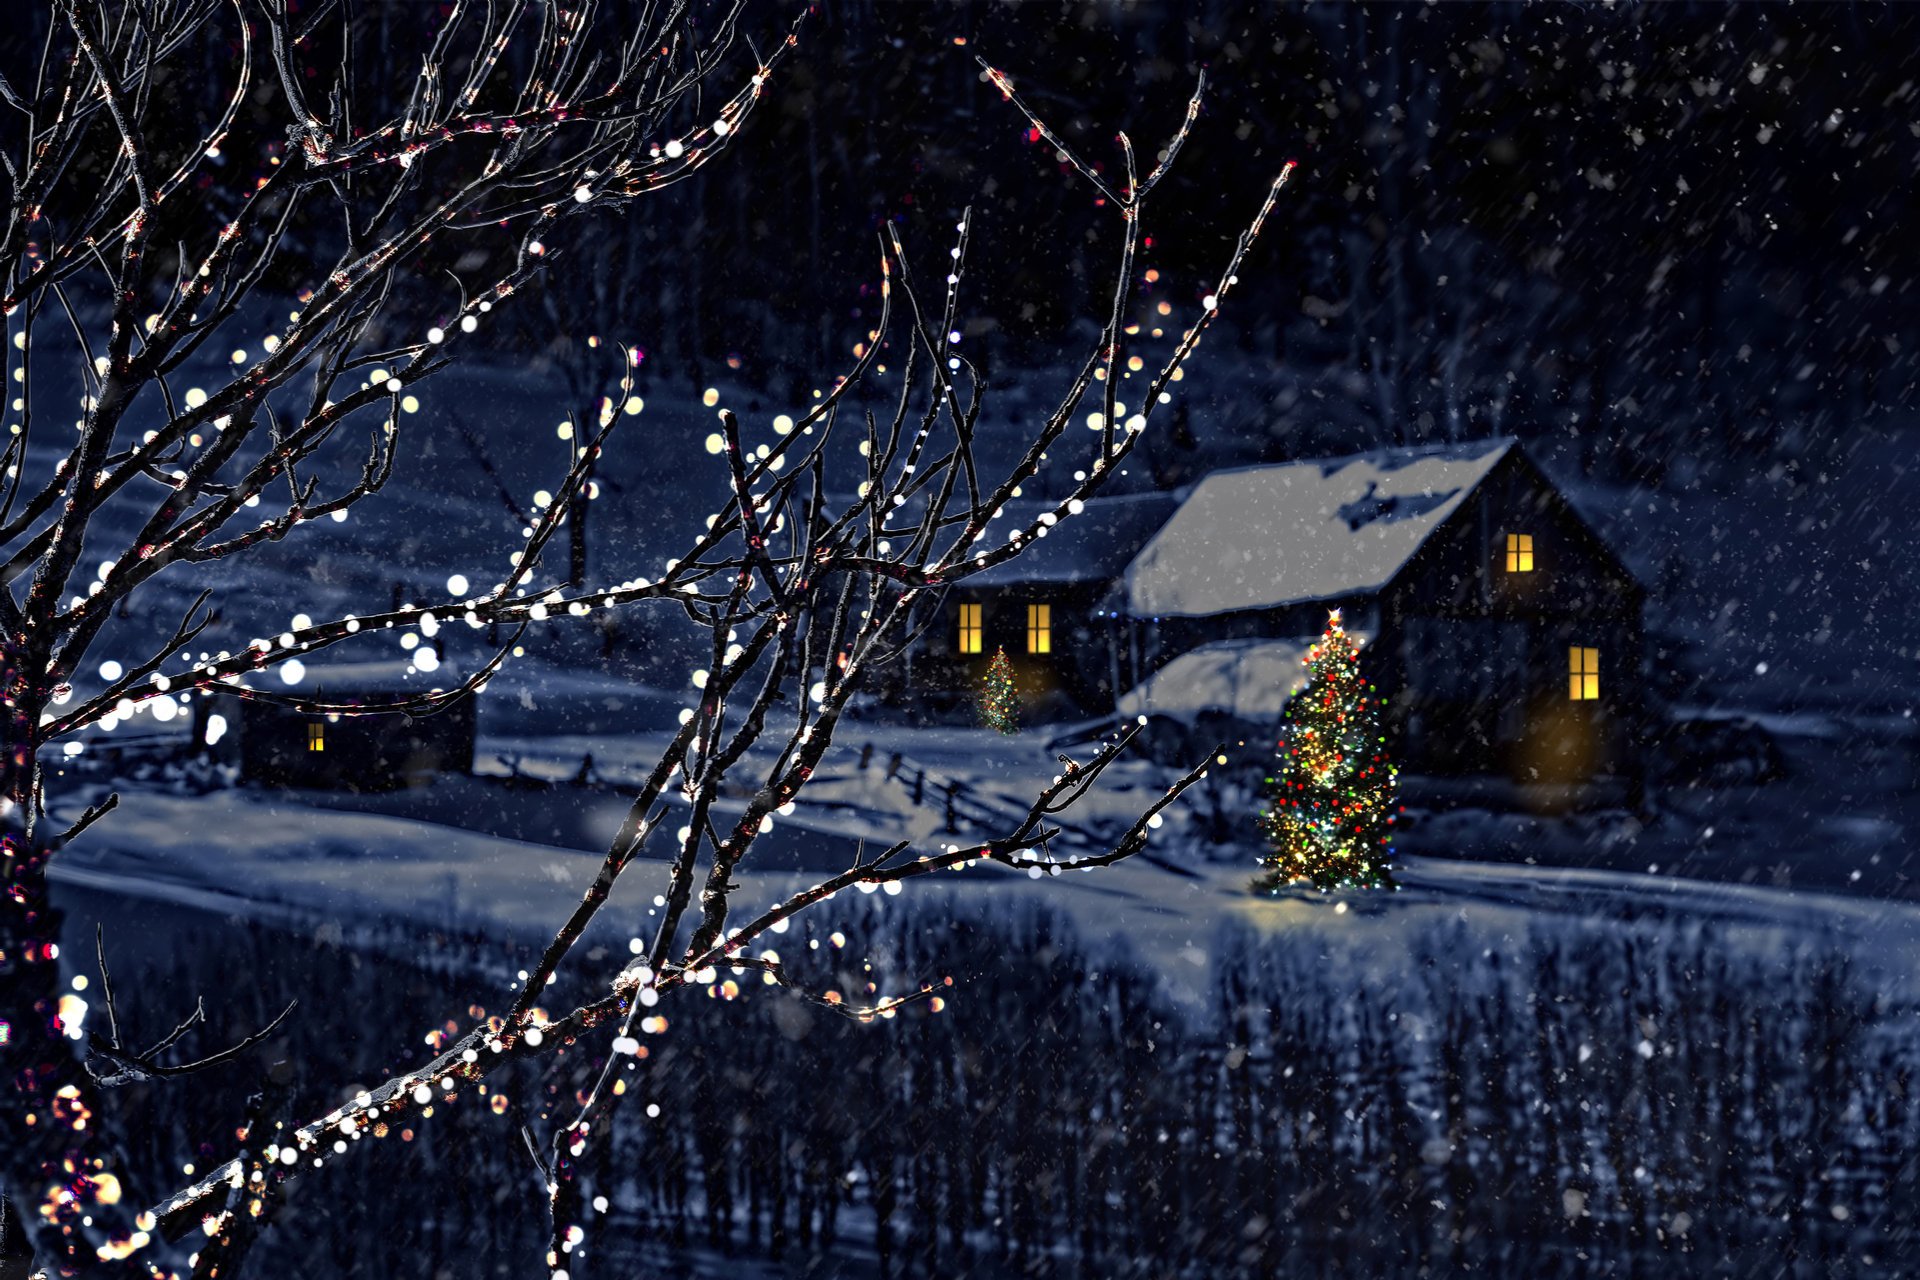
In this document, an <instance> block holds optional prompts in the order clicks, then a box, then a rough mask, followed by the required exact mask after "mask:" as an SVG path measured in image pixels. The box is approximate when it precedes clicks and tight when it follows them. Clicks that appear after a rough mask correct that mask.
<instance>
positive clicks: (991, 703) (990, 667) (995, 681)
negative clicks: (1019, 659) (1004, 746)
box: [980, 647, 1020, 733]
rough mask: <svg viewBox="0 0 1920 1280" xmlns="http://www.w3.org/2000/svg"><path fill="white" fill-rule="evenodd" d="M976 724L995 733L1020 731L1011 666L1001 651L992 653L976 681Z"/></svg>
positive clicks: (1016, 696)
mask: <svg viewBox="0 0 1920 1280" xmlns="http://www.w3.org/2000/svg"><path fill="white" fill-rule="evenodd" d="M980 723H981V724H984V725H985V726H987V728H989V729H992V730H995V731H996V732H999V733H1018V732H1019V731H1020V695H1019V693H1018V692H1017V691H1015V689H1014V686H1013V663H1011V662H1009V661H1008V660H1007V651H1006V649H1005V648H1004V647H1002V648H999V649H995V650H994V651H993V661H992V662H989V663H988V664H987V674H986V676H985V677H984V678H983V679H982V680H981V681H980Z"/></svg>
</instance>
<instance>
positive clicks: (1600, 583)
mask: <svg viewBox="0 0 1920 1280" xmlns="http://www.w3.org/2000/svg"><path fill="white" fill-rule="evenodd" d="M1170 497H1171V506H1170V507H1169V506H1165V505H1156V504H1155V503H1154V502H1153V501H1152V500H1150V499H1110V500H1107V501H1109V502H1111V503H1114V504H1116V506H1115V507H1114V508H1113V512H1114V514H1109V515H1107V516H1106V517H1105V519H1104V520H1103V522H1102V524H1101V525H1100V526H1095V527H1094V528H1090V529H1087V530H1085V531H1083V532H1082V533H1080V534H1079V535H1078V536H1077V537H1069V538H1063V537H1062V533H1065V532H1066V531H1068V530H1071V529H1072V528H1073V526H1074V524H1075V521H1074V520H1069V521H1068V522H1067V523H1066V525H1064V526H1062V530H1061V531H1060V532H1056V533H1054V534H1052V535H1051V536H1050V537H1048V538H1046V539H1043V540H1042V541H1041V542H1040V543H1039V544H1037V545H1036V546H1035V547H1034V548H1033V550H1032V551H1030V552H1029V553H1027V555H1024V556H1020V557H1016V558H1015V559H1014V560H1012V561H1010V562H1008V563H1007V564H1005V565H1002V566H999V567H997V568H996V569H995V570H994V571H993V574H991V575H989V574H983V575H981V576H980V577H979V578H975V579H968V580H966V581H964V582H962V583H960V584H957V585H956V587H955V589H954V591H953V592H952V593H951V598H950V599H949V600H948V601H947V602H946V603H945V605H944V608H945V609H946V610H947V611H948V616H945V617H943V618H942V619H941V620H940V625H937V626H933V627H930V628H929V629H928V630H927V631H926V632H925V633H924V635H923V637H922V641H921V647H920V651H919V652H918V653H916V661H918V662H919V663H921V670H922V671H927V670H929V669H931V670H933V671H935V672H938V673H940V674H941V675H942V676H944V677H945V678H946V679H948V680H949V681H954V682H956V684H957V682H958V681H959V680H960V679H961V678H963V677H964V678H965V679H967V680H969V681H971V680H972V679H973V676H972V671H971V666H970V663H971V662H972V661H973V660H974V655H976V654H977V653H980V652H984V653H986V654H988V655H991V653H992V652H993V649H994V647H995V646H996V645H998V644H1006V646H1007V651H1008V653H1009V654H1015V653H1016V645H1017V644H1018V642H1019V640H1020V631H1019V624H1020V621H1021V618H1022V616H1023V612H1024V611H1025V610H1027V609H1028V608H1030V606H1031V605H1033V604H1040V603H1050V604H1051V606H1052V607H1051V609H1050V610H1049V612H1048V614H1047V615H1045V616H1046V617H1047V619H1048V621H1049V623H1050V625H1051V627H1052V630H1053V633H1054V634H1055V635H1056V636H1067V637H1070V639H1068V641H1067V642H1066V643H1056V644H1055V645H1054V647H1053V648H1052V650H1051V651H1050V652H1041V653H1036V652H1033V651H1031V650H1030V649H1029V651H1028V652H1027V653H1026V655H1025V656H1026V660H1027V661H1026V667H1025V669H1024V670H1019V669H1017V670H1019V677H1020V686H1021V689H1022V692H1023V696H1025V694H1026V693H1027V691H1029V690H1045V689H1060V690H1064V691H1067V692H1068V693H1070V694H1071V707H1070V709H1071V710H1072V711H1077V712H1081V713H1085V714H1095V713H1100V712H1104V711H1110V710H1113V709H1115V708H1116V707H1119V708H1120V709H1123V710H1126V711H1127V712H1128V713H1129V714H1133V713H1142V714H1145V713H1150V712H1153V713H1159V714H1163V715H1171V716H1184V717H1187V718H1189V719H1191V718H1192V717H1194V716H1196V715H1199V714H1202V713H1206V712H1212V713H1219V714H1223V715H1240V716H1242V717H1243V718H1244V717H1246V716H1253V717H1256V718H1258V719H1261V720H1264V721H1267V722H1269V723H1270V722H1271V720H1272V719H1274V718H1277V715H1278V712H1279V708H1280V707H1281V706H1282V705H1284V702H1285V699H1286V697H1287V696H1288V695H1289V694H1290V693H1291V691H1292V686H1293V685H1294V684H1295V683H1297V681H1298V680H1299V679H1304V674H1305V672H1304V668H1300V669H1299V670H1298V672H1297V673H1296V677H1295V679H1293V680H1287V679H1286V678H1285V677H1284V675H1282V674H1279V673H1282V672H1283V671H1284V670H1286V669H1289V668H1291V667H1292V666H1293V663H1294V661H1295V660H1297V659H1299V658H1302V657H1304V655H1305V651H1306V648H1307V647H1308V645H1310V644H1311V643H1312V641H1313V639H1314V638H1315V637H1317V636H1318V635H1319V634H1320V632H1321V630H1322V628H1323V627H1324V625H1325V623H1326V618H1327V612H1328V610H1329V609H1332V608H1340V609H1342V610H1344V616H1345V619H1346V627H1347V630H1348V631H1349V633H1351V634H1355V635H1356V636H1359V637H1360V638H1362V639H1363V640H1364V641H1365V645H1364V648H1363V654H1364V657H1363V661H1364V662H1365V664H1366V669H1367V671H1368V672H1369V673H1370V675H1371V676H1372V678H1373V681H1374V683H1375V685H1376V686H1377V687H1378V688H1379V689H1380V691H1381V693H1382V694H1383V696H1384V697H1385V698H1386V699H1387V708H1388V717H1389V724H1390V731H1391V733H1392V742H1393V748H1394V753H1395V755H1396V757H1397V758H1398V759H1399V760H1400V761H1401V763H1402V764H1403V766H1405V767H1407V768H1409V769H1412V770H1415V771H1420V772H1427V773H1486V772H1497V773H1508V774H1511V775H1512V776H1513V777H1515V778H1517V779H1519V780H1522V781H1538V782H1573V781H1582V780H1586V779H1589V778H1593V777H1595V776H1605V775H1619V776H1623V777H1625V776H1628V775H1633V774H1635V772H1636V770H1637V762H1638V760H1639V758H1640V752H1639V751H1638V750H1637V749H1636V747H1637V744H1638V741H1639V738H1640V736H1641V735H1640V730H1639V726H1640V724H1641V722H1642V717H1643V714H1644V702H1643V697H1642V683H1643V679H1642V663H1643V654H1642V650H1643V638H1642V630H1641V605H1642V600H1643V595H1644V593H1643V591H1642V589H1641V587H1640V585H1639V584H1638V583H1637V582H1636V581H1635V580H1634V578H1633V575H1632V574H1631V573H1630V572H1628V570H1627V569H1626V567H1625V566H1624V565H1622V564H1621V562H1620V560H1619V559H1618V557H1616V556H1615V555H1614V554H1613V553H1612V551H1611V550H1609V549H1608V547H1607V546H1606V544H1605V543H1604V542H1602V541H1601V539H1600V538H1599V537H1598V536H1597V535H1596V534H1595V533H1594V532H1593V530H1592V529H1591V528H1590V527H1589V526H1588V525H1587V523H1586V522H1585V521H1584V520H1582V519H1581V517H1580V515H1579V514H1578V513H1577V512H1576V511H1575V510H1574V508H1573V507H1572V505H1571V504H1570V503H1569V502H1568V501H1567V500H1566V498H1565V496H1564V495H1562V494H1561V493H1560V492H1559V491H1558V490H1557V489H1556V488H1555V487H1554V486H1553V484H1552V482H1551V481H1549V480H1548V479H1547V478H1546V476H1545V475H1544V474H1543V473H1542V472H1541V471H1540V470H1539V468H1538V467H1536V466H1535V465H1534V464H1533V462H1532V461H1531V460H1530V459H1529V458H1528V457H1527V456H1526V454H1525V452H1524V451H1523V450H1521V449H1520V447H1519V446H1518V445H1517V444H1516V443H1515V442H1514V441H1512V440H1488V441H1477V442H1474V443H1471V444H1455V445H1437V446H1421V447H1412V448H1400V449H1383V450H1377V451H1374V452H1371V453H1365V454H1359V455H1354V456H1351V457H1342V458H1327V459H1311V460H1303V461H1298V462H1290V463H1283V464H1278V465H1270V466H1257V467H1243V468H1236V469H1233V470H1226V471H1217V472H1213V473H1212V474H1210V475H1207V476H1205V477H1203V478H1202V479H1200V480H1199V481H1198V482H1196V483H1195V484H1193V485H1192V486H1191V487H1189V488H1187V489H1185V490H1182V491H1180V492H1179V493H1177V494H1175V495H1170ZM1119 504H1132V505H1119ZM1094 508H1095V504H1093V503H1090V504H1088V514H1092V513H1093V511H1094ZM1120 512H1126V513H1128V515H1127V517H1125V518H1121V517H1120V516H1119V515H1118V513H1120ZM1081 518H1083V519H1084V517H1081ZM1116 529H1119V530H1123V531H1124V536H1121V537H1114V536H1112V534H1113V532H1114V531H1116ZM1056 541H1058V542H1059V547H1058V548H1057V549H1056V548H1055V547H1053V546H1052V545H1051V544H1053V543H1055V542H1056ZM1049 552H1054V553H1055V554H1064V555H1067V556H1072V555H1075V554H1081V555H1084V556H1085V562H1084V564H1083V565H1082V566H1081V568H1082V576H1081V577H1079V578H1077V579H1073V580H1072V591H1071V593H1070V594H1068V593H1066V592H1065V591H1062V590H1060V588H1062V587H1063V586H1064V585H1065V579H1066V578H1067V570H1066V568H1065V567H1063V566H1060V565H1058V564H1049V563H1047V562H1044V561H1043V562H1041V563H1040V564H1038V565H1035V566H1028V565H1027V561H1028V558H1029V556H1033V557H1038V556H1041V555H1042V554H1043V553H1049ZM1122 556H1124V557H1125V560H1124V563H1123V564H1120V565H1119V566H1118V567H1117V568H1116V562H1117V561H1119V559H1120V557H1122ZM1036 570H1037V572H1036ZM1101 578H1106V579H1107V585H1106V586H1105V589H1103V590H1098V589H1096V587H1095V583H1096V582H1097V581H1098V580H1099V579H1101ZM1056 593H1057V594H1056ZM969 608H974V609H977V610H978V612H977V613H969V612H967V610H968V609H969ZM971 618H978V619H979V620H980V625H981V627H982V631H981V632H980V634H979V636H978V640H977V642H976V641H975V639H974V635H973V633H972V632H971V631H970V630H969V628H968V622H969V620H970V619H971ZM996 618H997V619H1000V624H999V626H1000V629H999V630H997V631H996V630H994V629H992V626H991V625H990V624H991V623H992V620H994V619H996ZM975 643H977V644H978V648H977V649H970V648H969V647H968V646H969V645H972V644H975ZM941 650H944V656H945V664H944V665H939V664H937V663H936V656H937V655H939V654H940V651H941ZM1189 655H1191V656H1189ZM1183 658H1184V659H1185V661H1184V662H1182V661H1181V660H1182V659H1183ZM1176 664H1178V665H1176ZM1270 685H1271V686H1273V687H1269V686H1270ZM1283 686H1284V687H1283ZM965 687H969V688H970V687H972V685H971V684H970V683H969V684H968V685H966V686H965ZM1116 693H1117V694H1118V696H1116ZM1034 711H1035V712H1036V714H1035V715H1033V716H1032V717H1031V718H1039V715H1038V714H1037V713H1039V712H1042V711H1044V708H1038V707H1036V708H1034ZM1629 780H1630V781H1631V778H1630V779H1629Z"/></svg>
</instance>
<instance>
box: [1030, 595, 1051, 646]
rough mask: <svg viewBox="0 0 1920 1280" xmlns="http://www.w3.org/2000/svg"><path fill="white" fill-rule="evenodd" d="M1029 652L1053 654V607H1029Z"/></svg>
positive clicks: (1035, 605) (1038, 605) (1042, 605)
mask: <svg viewBox="0 0 1920 1280" xmlns="http://www.w3.org/2000/svg"><path fill="white" fill-rule="evenodd" d="M1027 652H1028V653H1052V652H1053V606H1052V605H1050V604H1030V605H1028V606H1027Z"/></svg>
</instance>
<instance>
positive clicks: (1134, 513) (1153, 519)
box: [966, 493, 1179, 587]
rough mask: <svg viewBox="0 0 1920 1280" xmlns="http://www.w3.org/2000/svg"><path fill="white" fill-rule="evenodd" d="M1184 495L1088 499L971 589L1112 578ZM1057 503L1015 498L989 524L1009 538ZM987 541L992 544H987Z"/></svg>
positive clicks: (977, 578)
mask: <svg viewBox="0 0 1920 1280" xmlns="http://www.w3.org/2000/svg"><path fill="white" fill-rule="evenodd" d="M1178 503H1179V499H1178V498H1176V497H1175V496H1174V495H1173V494H1171V493H1137V494H1127V495H1122V496H1115V497H1110V498H1089V499H1088V500H1087V502H1086V503H1085V506H1084V509H1083V510H1082V511H1081V512H1080V513H1079V514H1078V515H1070V516H1067V517H1066V518H1064V519H1063V520H1061V522H1060V523H1059V524H1057V525H1055V526H1053V528H1051V529H1050V530H1048V531H1047V534H1046V536H1045V537H1043V538H1040V539H1038V540H1036V541H1035V542H1034V543H1033V545H1032V546H1030V547H1028V548H1027V549H1026V550H1025V551H1022V552H1021V553H1020V554H1019V555H1017V556H1015V557H1014V558H1013V559H1011V560H1006V561H1003V562H1001V563H1000V564H997V565H995V566H993V568H991V569H988V570H987V571H986V572H984V573H981V574H977V575H975V576H974V577H971V578H968V579H966V585H967V586H969V587H1006V586H1015V585H1018V584H1020V583H1029V582H1031V583H1040V582H1050V583H1071V582H1111V581H1113V580H1114V579H1115V578H1118V577H1119V576H1120V573H1121V571H1122V570H1124V569H1125V568H1126V567H1127V565H1128V563H1129V562H1130V561H1132V559H1133V558H1134V556H1135V555H1136V554H1138V553H1139V550H1140V548H1141V547H1143V546H1145V545H1146V543H1147V539H1149V538H1151V537H1152V536H1153V535H1154V534H1155V533H1156V532H1157V531H1158V530H1159V529H1160V526H1162V525H1164V524H1165V523H1166V522H1167V517H1168V516H1170V515H1172V514H1173V511H1174V508H1175V507H1176V506H1177V505H1178ZM1055 505H1056V504H1054V503H1037V502H1013V503H1008V504H1007V507H1006V510H1005V512H1004V513H1003V514H1002V515H1001V517H1000V518H999V519H998V520H995V521H994V522H993V524H992V525H990V526H989V529H990V530H991V532H990V533H989V535H988V542H989V543H993V544H994V545H997V542H996V541H995V539H994V538H993V536H992V535H993V534H999V535H1000V540H1004V539H1005V536H1006V535H1007V534H1008V533H1011V532H1012V531H1013V530H1015V529H1024V528H1027V527H1029V526H1030V525H1031V524H1032V523H1033V521H1034V520H1035V519H1037V518H1038V517H1039V516H1040V514H1041V513H1042V512H1043V511H1051V510H1053V508H1054V506H1055ZM982 545H987V544H984V543H983V544H982Z"/></svg>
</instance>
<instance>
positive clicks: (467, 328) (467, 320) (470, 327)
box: [460, 316, 480, 333]
mask: <svg viewBox="0 0 1920 1280" xmlns="http://www.w3.org/2000/svg"><path fill="white" fill-rule="evenodd" d="M479 327H480V322H479V321H478V320H476V319H474V318H473V317H472V316H461V317H460V332H462V333H472V332H473V331H474V330H475V329H478V328H479Z"/></svg>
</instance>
